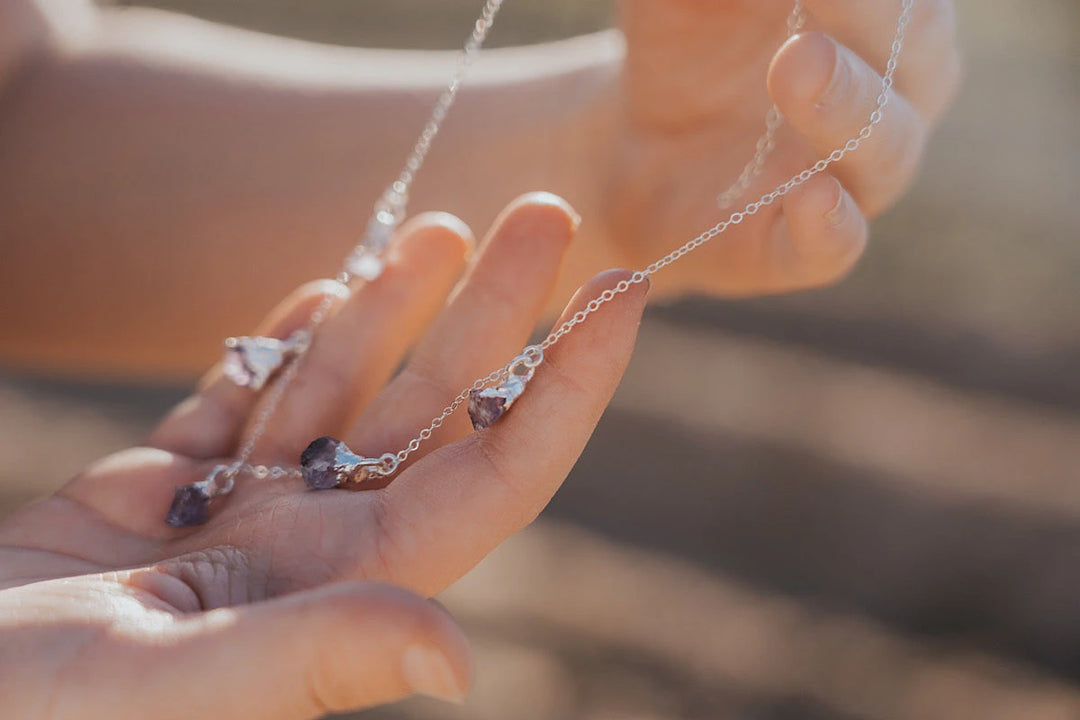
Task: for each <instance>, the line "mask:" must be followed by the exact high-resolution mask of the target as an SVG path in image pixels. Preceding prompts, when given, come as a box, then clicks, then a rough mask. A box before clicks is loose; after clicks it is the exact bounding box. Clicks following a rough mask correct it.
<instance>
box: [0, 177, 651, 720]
mask: <svg viewBox="0 0 1080 720" xmlns="http://www.w3.org/2000/svg"><path fill="white" fill-rule="evenodd" d="M575 229H576V217H575V215H574V213H573V212H572V211H571V210H570V209H569V207H568V206H566V205H565V203H564V202H563V201H561V200H559V199H558V198H555V197H554V196H550V195H534V196H527V197H525V198H522V199H521V200H519V201H516V202H515V203H513V204H512V205H511V206H510V207H509V208H508V209H507V210H506V211H505V212H504V213H503V214H502V215H501V216H500V218H499V220H498V221H497V223H496V227H495V229H494V230H493V231H492V233H491V234H490V235H489V236H488V238H487V239H486V240H485V242H484V243H483V245H482V246H481V248H480V251H479V252H478V253H477V255H476V257H475V260H474V261H473V262H471V263H470V264H469V265H468V269H467V270H466V271H465V277H464V279H463V280H462V281H461V282H460V284H459V283H458V279H459V275H460V274H461V273H462V271H463V269H465V268H466V257H467V255H469V253H470V241H469V240H468V239H467V238H468V231H467V229H466V228H464V227H463V226H462V225H461V223H460V221H457V220H456V219H454V218H452V217H450V216H446V215H426V216H421V217H418V218H416V219H414V220H413V221H412V222H410V223H408V224H407V225H406V226H404V227H403V228H402V230H401V232H400V233H399V235H398V237H397V238H396V239H395V242H394V245H393V249H392V250H391V254H390V260H389V264H388V266H387V270H386V272H385V273H384V275H383V276H382V277H381V278H380V279H379V280H378V281H377V282H375V283H372V284H369V285H364V286H361V287H358V288H357V289H355V290H354V291H353V292H352V293H351V294H350V293H347V292H344V291H343V288H341V287H340V286H336V284H333V283H329V282H321V283H313V284H309V285H307V286H304V287H303V288H301V289H300V290H298V291H297V292H296V293H294V294H293V295H292V296H291V297H290V298H288V299H287V300H286V301H285V302H284V303H283V304H282V305H281V306H280V307H279V308H278V309H277V310H276V311H275V312H274V313H272V314H271V316H270V318H269V319H268V320H267V322H266V324H265V326H264V327H263V328H261V329H260V331H261V332H264V333H269V334H273V335H277V336H284V335H286V334H287V333H289V332H290V331H291V330H293V329H295V328H296V327H298V326H299V325H301V324H303V322H304V319H305V318H306V316H307V314H308V313H310V311H311V309H312V307H313V306H314V304H316V303H317V302H318V301H319V300H320V298H321V297H323V296H324V295H325V294H326V293H328V292H329V293H332V294H333V295H334V297H335V298H336V305H335V309H334V310H333V312H332V314H331V315H330V317H329V318H328V319H327V320H326V321H325V323H324V324H323V326H322V328H321V330H320V333H319V335H318V336H317V338H316V340H315V343H314V345H313V346H312V348H311V350H310V352H309V353H308V355H307V356H306V357H305V359H304V361H303V363H302V365H301V366H300V369H299V372H298V374H297V376H296V379H295V380H294V381H293V383H292V384H291V385H290V386H289V388H288V390H287V391H286V394H285V396H284V397H283V400H282V404H281V406H280V408H279V410H278V412H277V413H276V414H275V416H274V420H273V421H272V422H271V424H270V425H269V428H268V431H267V433H266V435H265V436H264V437H263V439H262V440H261V441H260V443H259V445H258V447H257V449H256V451H255V454H254V456H253V457H252V460H253V462H257V463H267V464H279V463H284V464H290V465H295V463H296V460H297V457H298V455H299V452H300V450H301V449H302V448H303V447H304V446H305V445H306V444H307V442H308V441H309V440H311V439H312V438H314V437H316V436H318V435H322V434H334V435H337V436H338V437H341V438H343V439H344V440H345V441H346V442H348V443H349V445H350V446H352V447H353V448H354V449H356V450H357V451H358V452H362V453H366V454H380V453H382V452H385V451H388V450H396V449H397V448H399V447H401V446H403V445H404V444H405V443H407V442H408V440H409V438H411V437H412V436H413V435H414V434H415V432H416V431H417V429H418V428H420V427H422V426H424V425H426V424H427V422H428V420H429V419H430V418H431V417H432V416H433V415H435V414H437V413H438V412H439V410H440V409H441V407H442V406H443V405H445V403H446V402H447V401H448V400H449V399H450V398H452V397H453V396H454V395H456V394H457V392H458V390H459V389H460V388H461V387H463V386H466V385H468V384H470V383H471V382H472V380H473V379H474V378H475V377H477V376H480V375H485V374H487V372H489V371H490V370H491V369H493V368H495V367H497V366H499V365H501V364H502V363H504V362H505V361H506V360H507V359H509V358H510V357H512V356H513V355H515V354H516V353H517V352H518V351H519V350H520V348H521V346H522V345H523V344H524V343H525V341H526V340H527V338H528V335H529V333H530V331H531V330H532V328H533V325H534V323H535V321H536V319H537V317H538V315H539V314H540V312H541V311H542V308H543V306H544V304H545V302H546V300H547V296H548V294H549V293H550V291H551V288H552V286H553V284H554V282H555V278H556V276H557V273H558V270H559V265H560V261H561V258H562V255H563V253H564V251H565V250H566V247H567V245H568V242H569V240H570V238H571V236H572V235H573V232H574V230H575ZM623 277H625V273H621V272H619V271H613V272H610V273H606V274H604V275H601V276H599V277H597V278H596V279H595V280H594V281H593V282H592V283H591V284H590V285H588V286H586V288H584V289H583V291H582V293H581V295H580V296H579V297H578V298H577V299H575V301H573V302H572V303H571V307H570V308H569V311H570V312H574V311H576V310H577V309H578V307H579V306H581V305H582V304H584V303H585V302H587V301H588V300H589V299H590V298H591V297H593V296H595V295H596V294H598V293H599V292H601V291H602V290H603V289H604V288H606V287H609V286H611V285H613V284H615V283H616V282H618V280H620V279H622V278H623ZM455 287H456V289H455ZM451 291H453V294H452V297H451V300H450V301H449V302H446V297H447V294H448V293H450V292H451ZM643 305H644V293H643V292H642V291H632V292H630V293H627V294H626V295H625V296H620V299H619V300H617V301H616V302H612V303H609V304H608V305H606V306H605V308H604V309H603V310H601V311H600V313H599V316H598V317H597V318H595V319H594V320H591V321H589V322H587V323H585V324H584V325H582V326H581V327H580V328H579V329H578V330H576V331H575V332H574V333H573V334H571V335H570V336H568V337H567V338H566V339H565V340H564V341H563V342H561V343H559V344H558V345H556V346H555V347H554V348H552V349H551V351H550V352H549V355H548V358H547V360H546V362H545V363H544V364H543V365H542V366H541V368H540V369H539V370H538V372H537V376H536V378H535V379H534V381H533V382H532V384H530V390H529V392H527V393H526V394H525V395H524V396H523V397H522V398H521V400H520V401H519V402H518V403H517V405H515V408H514V410H513V411H512V412H511V413H509V414H508V416H507V417H506V418H505V420H503V421H502V422H501V423H499V424H498V425H496V426H494V427H492V428H490V429H488V430H484V431H481V432H479V433H472V432H470V427H469V425H468V420H467V418H462V417H454V418H452V421H451V422H448V423H447V424H446V425H444V426H443V427H442V428H441V429H440V430H439V432H438V433H437V435H436V436H435V437H433V438H432V440H431V441H430V442H429V444H428V445H426V446H424V447H423V448H421V451H420V452H419V453H417V456H420V457H419V459H418V460H416V461H414V462H411V463H410V464H409V465H408V466H407V467H406V468H405V469H404V471H403V472H401V473H400V474H399V475H398V476H397V477H396V479H394V481H393V482H392V483H391V484H390V485H388V486H386V487H384V488H382V489H377V490H372V491H366V492H349V491H346V490H331V491H325V492H310V491H306V490H305V489H304V488H303V485H302V483H297V482H295V481H292V480H271V479H265V478H264V479H259V478H257V477H253V476H250V475H249V476H244V475H241V477H240V479H239V480H238V482H237V486H236V489H235V491H234V492H233V493H232V494H231V495H229V496H228V497H227V498H224V499H222V500H218V501H215V505H214V507H213V508H212V516H211V519H210V522H209V523H208V524H206V525H204V526H202V527H198V528H195V529H193V530H187V531H177V530H173V529H171V528H169V527H168V526H167V525H165V523H164V522H163V517H164V512H165V510H166V508H167V507H168V505H169V501H170V499H171V496H172V493H173V489H174V487H175V486H178V485H184V484H188V483H191V482H194V481H197V480H199V479H201V478H202V477H204V476H205V475H206V474H207V472H208V471H209V470H210V469H211V468H212V467H213V466H214V465H215V464H216V463H217V462H219V461H221V459H222V458H224V457H228V456H229V455H231V454H232V453H234V452H235V449H236V446H237V443H238V442H239V441H240V439H241V438H242V437H243V435H244V432H245V427H246V426H248V425H249V424H250V422H251V419H252V418H253V417H255V416H256V414H257V413H258V412H259V409H260V408H259V402H258V398H257V397H256V396H255V395H254V394H252V393H250V392H249V391H247V390H243V389H240V388H237V387H235V386H232V385H230V384H229V383H228V382H227V381H225V380H224V379H223V378H222V377H221V376H220V374H219V371H216V370H215V371H213V372H211V374H210V376H209V377H208V379H207V381H206V382H205V383H204V385H203V386H202V388H201V389H200V391H199V392H198V393H197V394H195V395H194V396H192V397H191V398H190V399H189V400H187V401H185V402H184V403H182V404H181V405H180V406H179V407H178V408H177V409H176V410H175V411H174V412H173V413H172V414H171V415H170V416H169V417H168V418H166V419H165V421H164V422H163V423H162V424H161V425H160V426H159V427H158V428H157V429H156V430H155V432H154V433H153V434H152V436H151V438H150V440H149V441H148V444H147V447H143V448H136V449H132V450H128V451H124V452H121V453H118V454H116V455H113V456H110V457H108V458H105V459H104V460H102V461H100V462H98V463H96V464H95V465H93V466H91V467H90V468H89V469H87V470H86V471H85V472H84V473H83V474H81V475H80V476H78V477H77V478H75V479H74V480H72V481H71V482H70V483H69V484H68V485H67V486H66V487H64V488H63V489H62V490H61V491H60V492H58V493H57V494H56V495H54V496H52V497H50V498H47V499H45V500H43V501H41V502H39V503H37V504H35V505H32V506H30V507H28V508H25V509H24V510H22V511H21V512H19V513H17V514H16V515H14V516H13V517H11V518H9V519H8V520H7V521H6V522H5V523H4V524H3V525H2V526H0V588H3V589H2V590H0V715H3V716H4V717H20V718H38V717H41V718H44V717H49V718H65V717H78V718H82V719H92V718H111V717H116V712H117V711H118V709H120V710H122V715H123V716H125V717H155V718H171V717H177V718H180V717H184V718H190V717H199V718H203V719H210V718H239V717H260V718H301V717H311V716H315V715H318V714H320V713H323V712H326V711H328V710H341V709H346V708H355V707H359V706H366V705H370V704H374V703H378V702H383V701H386V700H390V699H394V698H396V697H399V696H401V695H404V694H407V693H409V692H424V693H428V694H434V695H438V696H442V697H449V698H457V697H460V696H461V694H462V693H463V691H464V687H465V686H466V681H467V676H468V666H467V653H466V650H465V646H464V642H463V640H462V638H461V636H460V633H459V631H457V630H456V629H455V627H454V626H453V624H452V622H451V621H450V620H449V619H448V618H447V617H446V616H445V615H444V614H443V613H442V612H441V611H440V610H438V609H437V608H436V607H435V606H433V605H431V604H429V603H428V602H427V601H426V600H424V599H423V598H426V597H429V596H430V595H432V594H434V593H436V592H438V591H440V590H441V589H442V588H444V587H446V585H447V584H449V583H450V582H452V581H454V580H455V579H457V578H458V577H460V576H461V575H462V574H463V573H464V572H465V571H467V570H468V569H469V568H471V567H472V566H473V565H474V564H475V563H476V562H478V561H479V560H480V559H481V558H482V557H483V556H484V555H485V554H486V553H487V552H489V551H490V550H491V549H492V548H493V547H494V546H495V545H497V544H498V543H499V542H501V541H502V540H503V539H504V538H506V537H507V536H508V535H510V534H511V533H513V532H515V531H516V530H518V529H519V528H521V527H522V526H523V525H525V524H527V523H528V522H529V521H530V520H531V519H532V518H533V517H535V516H536V514H537V513H538V512H539V511H540V510H541V509H542V508H543V507H544V505H545V504H546V503H547V501H548V499H550V497H551V495H552V494H553V493H554V491H555V490H556V489H557V488H558V486H559V484H560V483H561V482H562V480H563V479H564V478H565V476H566V474H567V472H569V470H570V468H571V466H572V465H573V463H574V461H575V460H576V458H577V455H578V454H579V453H580V451H581V449H582V447H583V446H584V443H585V442H586V440H587V438H588V436H589V434H590V433H591V430H592V428H593V426H594V425H595V423H596V422H597V420H598V419H599V416H600V414H601V412H602V411H603V408H604V406H605V405H606V403H607V401H608V399H609V398H610V395H611V393H612V392H613V391H614V389H615V386H616V384H617V383H618V379H619V377H620V376H621V373H622V370H623V368H624V366H625V363H626V361H627V359H628V356H629V353H630V351H631V348H632V345H633V342H634V336H635V332H636V327H637V324H638V320H639V316H640V311H641V309H642V307H643ZM416 341H419V342H418V344H416V345H415V349H414V350H413V351H412V353H411V354H410V356H409V360H408V362H407V364H406V365H405V368H404V370H402V371H400V372H397V373H396V374H395V370H396V369H397V368H398V366H399V363H400V362H401V359H402V357H403V356H404V355H405V354H406V352H407V351H409V349H410V348H411V347H412V346H413V345H414V343H416ZM391 376H393V377H392V379H391ZM425 451H426V454H424V453H425ZM414 457H416V456H414ZM376 582H377V583H389V584H392V585H396V586H398V587H399V588H404V589H406V590H407V591H410V592H406V590H400V589H395V588H393V587H389V586H387V585H376V584H374V583H376ZM412 593H415V595H414V594H412Z"/></svg>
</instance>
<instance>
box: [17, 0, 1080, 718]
mask: <svg viewBox="0 0 1080 720" xmlns="http://www.w3.org/2000/svg"><path fill="white" fill-rule="evenodd" d="M153 4H155V5H157V6H159V7H165V8H169V9H173V10H178V11H181V12H187V13H191V14H195V15H199V16H202V17H206V18H210V19H215V20H220V21H223V22H229V23H234V24H238V25H243V26H246V27H250V28H254V29H258V30H264V31H267V32H273V33H278V34H284V35H292V36H296V37H301V38H305V39H310V40H317V41H326V42H333V43H340V44H349V45H369V46H393V47H438V48H451V47H456V46H457V45H458V43H459V41H460V39H461V38H462V37H463V36H464V34H465V32H466V29H467V28H468V27H469V25H470V23H471V22H472V19H473V17H474V14H475V11H476V6H477V5H478V3H477V2H475V1H473V0H467V1H466V0H423V1H421V0H408V1H406V0H396V1H395V2H390V1H389V0H311V1H309V2H303V3H300V2H296V1H295V0H201V1H200V0H175V1H168V0H159V1H158V2H155V3H153ZM959 8H960V14H961V26H962V37H963V43H962V44H963V46H964V48H965V51H966V56H967V81H966V84H965V87H964V89H963V91H962V93H961V95H960V98H959V101H958V103H957V104H956V106H955V108H954V110H953V112H952V113H951V115H950V116H949V117H948V119H947V120H946V122H945V124H944V127H943V128H942V129H941V131H940V132H939V133H938V134H937V136H936V137H935V138H934V141H933V143H932V145H931V147H930V150H929V153H928V155H927V159H926V164H925V169H924V172H923V173H922V176H921V178H920V181H919V183H918V184H917V186H916V187H915V188H914V190H913V192H912V193H911V194H910V195H909V196H908V197H907V198H906V199H905V200H904V201H903V202H902V203H901V204H900V205H899V206H898V207H897V208H895V209H894V210H893V211H892V212H890V213H889V214H888V215H887V216H886V217H884V218H882V219H881V220H880V221H878V222H877V223H876V225H875V228H874V236H873V239H872V242H871V246H870V249H869V252H868V253H867V256H866V258H865V259H864V261H863V262H862V264H861V265H860V266H859V267H858V269H857V270H856V272H855V273H854V274H853V275H852V277H851V278H849V279H848V280H847V281H845V282H844V283H843V284H841V285H839V286H838V287H834V288H830V289H827V290H822V291H817V292H812V293H802V294H799V295H795V296H790V297H784V298H774V299H767V300H759V301H752V302H732V303H723V302H716V301H709V302H686V303H682V304H678V305H674V306H669V307H663V308H656V309H653V310H651V311H650V313H649V316H648V317H647V319H646V322H645V324H644V326H643V329H642V334H641V340H640V343H639V346H638V350H637V353H636V356H635V359H634V362H633V364H632V366H631V368H630V370H629V373H628V375H627V377H626V379H625V381H624V382H623V385H622V388H621V389H620V391H619V394H618V396H617V398H616V400H615V402H614V404H613V405H612V407H611V409H610V410H609V412H608V413H607V415H606V417H605V419H604V421H603V422H602V424H601V426H600V428H599V430H598V432H597V434H596V436H595V438H594V440H593V442H592V443H591V445H590V446H589V448H588V450H587V451H586V453H585V455H584V457H583V458H582V460H581V462H580V463H579V465H578V467H577V468H576V470H575V471H574V473H573V475H572V476H571V478H570V479H569V481H568V482H567V483H566V486H565V488H564V489H563V490H562V491H561V492H560V494H559V495H558V496H557V497H556V499H555V501H554V503H553V504H552V506H551V508H550V509H549V510H548V511H547V512H546V513H545V514H544V516H543V517H542V518H541V520H540V521H538V522H537V523H536V525H535V526H534V527H532V528H530V529H529V530H528V531H526V532H525V533H523V534H521V535H520V536H518V537H516V538H514V539H513V540H511V541H510V542H508V543H507V544H506V545H505V546H503V547H502V548H501V549H500V550H499V551H497V552H496V553H495V554H494V555H493V556H491V558H489V560H488V561H486V562H485V563H484V564H482V565H481V566H480V567H479V568H478V569H477V570H476V571H474V572H473V573H472V574H471V575H470V576H468V577H467V578H466V579H464V580H463V581H462V582H460V583H459V584H458V585H456V586H455V587H453V588H452V589H451V590H450V591H448V592H447V593H446V595H445V597H444V598H443V600H444V601H445V602H446V604H447V605H448V606H449V607H450V609H451V611H452V612H454V614H455V615H456V616H457V617H458V618H459V619H460V620H462V621H463V623H464V624H465V626H466V628H467V629H468V631H469V633H470V636H471V637H472V639H473V641H474V645H475V648H476V659H477V678H478V680H477V685H476V688H475V691H474V693H473V694H472V697H471V698H470V700H469V702H468V703H467V704H466V705H465V706H464V707H462V708H448V707H443V706H442V705H440V704H438V703H435V702H429V701H424V700H416V701H409V702H406V703H403V704H400V705H397V706H394V707H390V708H386V709H382V710H377V711H373V712H369V713H366V714H362V715H360V716H359V717H363V718H369V719H370V720H406V719H416V720H420V719H425V720H426V719H430V720H440V719H443V718H446V719H447V720H451V719H453V718H471V719H475V720H489V719H490V720H548V719H551V720H557V719H558V720H563V719H576V718H581V719H588V720H622V719H627V720H629V719H635V720H636V719H645V718H649V719H653V718H655V719H657V720H660V719H663V720H698V719H701V720H704V719H706V718H710V719H711V718H738V719H747V720H750V719H753V720H787V719H791V720H796V719H797V720H877V719H881V720H884V719H886V718H889V719H907V718H911V719H913V720H914V719H916V718H918V719H919V720H924V719H928V718H979V719H980V720H986V719H992V718H1002V719H1005V718H1008V719H1009V720H1016V719H1020V718H1022V719H1024V720H1033V719H1039V720H1041V719H1044V718H1045V719H1047V720H1049V719H1051V718H1052V719H1055V720H1057V719H1061V720H1067V719H1075V718H1080V242H1078V241H1080V203H1078V202H1076V200H1077V193H1078V190H1080V129H1078V128H1080V123H1078V122H1077V117H1078V116H1080V59H1078V58H1080V7H1078V5H1077V3H1076V0H1038V2H1035V3H1032V2H1024V1H1023V0H998V1H997V2H993V3H985V2H981V1H980V0H960V2H959ZM610 16H611V8H610V6H609V3H608V2H604V1H600V0H588V1H586V0H575V1H573V2H571V1H569V0H558V1H555V0H544V1H543V2H541V1H540V0H515V1H514V2H510V3H507V6H506V9H505V10H504V13H503V15H502V16H500V19H499V23H498V24H497V26H496V30H495V31H494V33H493V36H492V44H493V45H512V44H520V43H529V42H536V41H540V40H547V39H553V38H559V37H567V36H571V35H575V34H580V33H583V32H587V31H592V30H595V29H598V28H602V27H605V26H606V25H607V24H609V22H610ZM420 18H422V19H423V20H422V21H421V22H418V19H420ZM658 377H663V378H665V382H664V383H662V384H661V383H656V382H654V379H655V378H658ZM185 390H186V388H183V387H147V386H145V385H140V386H121V385H115V384H112V385H87V384H73V383H68V382H60V381H53V380H48V379H43V378H31V377H27V376H24V375H19V374H16V373H14V372H12V371H8V372H6V373H0V513H4V512H8V511H10V510H11V509H12V508H13V507H15V506H17V505H18V504H20V503H23V502H25V501H27V500H29V499H31V498H32V497H34V496H36V495H39V494H42V493H45V492H48V491H49V490H51V489H52V488H54V487H56V486H57V485H59V484H60V483H62V482H63V481H64V480H66V479H67V477H69V476H70V475H71V474H73V473H74V472H75V471H77V470H78V469H79V468H81V467H82V466H83V465H84V464H85V463H86V462H87V461H89V460H91V459H93V458H96V457H98V456H100V455H103V454H105V453H108V452H111V451H113V450H117V449H120V448H122V447H125V446H128V445H131V444H133V443H137V442H139V441H140V440H141V439H142V438H143V437H144V436H145V433H146V432H147V430H148V428H149V427H150V426H151V424H152V423H153V422H154V421H155V419H156V418H158V417H159V416H160V415H161V414H162V413H163V412H164V411H165V410H166V409H167V408H168V407H169V406H170V405H171V404H172V403H174V402H175V401H176V400H177V399H179V398H180V397H182V395H183V394H184V392H185ZM628 437H630V438H643V439H647V441H646V442H627V441H626V438H628ZM46 443H47V444H46ZM58 444H59V445H62V446H63V447H65V448H66V449H67V452H65V453H63V454H56V453H54V452H53V451H51V450H50V448H52V447H55V446H57V445H58Z"/></svg>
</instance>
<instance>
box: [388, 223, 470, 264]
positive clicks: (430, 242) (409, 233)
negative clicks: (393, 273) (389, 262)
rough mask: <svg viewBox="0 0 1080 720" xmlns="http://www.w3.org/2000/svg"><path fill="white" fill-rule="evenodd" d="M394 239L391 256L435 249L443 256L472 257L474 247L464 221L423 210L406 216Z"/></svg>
mask: <svg viewBox="0 0 1080 720" xmlns="http://www.w3.org/2000/svg"><path fill="white" fill-rule="evenodd" d="M398 238H399V240H398V241H397V242H396V243H395V244H394V246H393V249H392V253H393V255H392V257H401V256H403V255H411V254H412V253H414V252H420V253H423V254H425V255H426V254H430V253H432V252H435V253H438V254H445V256H446V257H445V259H449V260H454V259H458V260H461V261H464V260H467V259H468V258H469V257H471V256H472V253H473V251H474V249H475V247H476V236H475V235H474V234H473V231H472V229H471V228H470V227H469V226H468V224H467V223H466V222H465V221H464V220H462V219H461V218H459V217H457V216H456V215H452V214H450V213H448V212H434V211H432V212H423V213H420V214H418V215H416V216H414V217H412V218H410V219H409V220H407V221H406V222H405V223H404V224H403V225H402V226H401V228H400V229H399V230H398ZM436 259H438V258H436Z"/></svg>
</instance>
